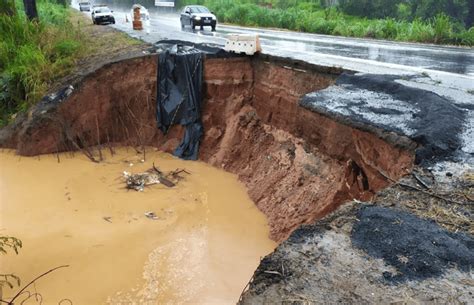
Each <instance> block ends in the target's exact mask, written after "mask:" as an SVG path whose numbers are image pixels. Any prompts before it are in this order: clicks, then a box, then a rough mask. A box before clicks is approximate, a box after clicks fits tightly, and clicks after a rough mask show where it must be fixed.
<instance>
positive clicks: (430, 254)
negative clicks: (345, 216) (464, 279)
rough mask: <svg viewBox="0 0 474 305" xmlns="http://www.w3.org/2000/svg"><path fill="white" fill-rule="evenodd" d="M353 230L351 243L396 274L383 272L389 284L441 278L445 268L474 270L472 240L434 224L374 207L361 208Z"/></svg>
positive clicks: (470, 237) (394, 211) (392, 210)
mask: <svg viewBox="0 0 474 305" xmlns="http://www.w3.org/2000/svg"><path fill="white" fill-rule="evenodd" d="M357 218H358V220H359V221H356V222H355V223H354V226H353V229H352V236H351V239H352V244H353V245H354V246H355V247H357V248H359V249H362V250H364V251H365V252H367V254H369V255H370V256H372V257H376V258H382V259H384V261H385V262H386V263H387V264H389V265H391V266H393V267H395V268H396V269H397V271H398V272H397V273H395V274H392V273H389V272H385V273H384V274H383V276H384V278H385V279H386V280H387V281H389V282H392V283H396V282H400V281H405V280H422V279H426V278H430V277H435V276H440V275H442V274H443V273H444V271H445V270H446V269H447V268H450V267H451V268H459V269H460V270H463V271H469V270H470V269H472V268H473V267H474V239H473V238H472V236H470V235H467V234H464V233H452V232H449V231H447V230H445V229H443V228H441V227H440V226H439V225H437V224H436V223H435V222H434V221H428V220H424V219H420V218H418V217H416V216H415V215H413V214H409V213H407V212H403V211H398V210H394V209H389V208H383V207H377V206H365V207H362V208H361V209H360V210H359V211H358V213H357Z"/></svg>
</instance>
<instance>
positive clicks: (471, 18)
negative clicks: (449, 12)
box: [466, 0, 474, 28]
mask: <svg viewBox="0 0 474 305" xmlns="http://www.w3.org/2000/svg"><path fill="white" fill-rule="evenodd" d="M472 26H474V1H472V0H471V1H469V11H468V13H467V17H466V27H467V28H470V27H472Z"/></svg>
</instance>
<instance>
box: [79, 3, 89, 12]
mask: <svg viewBox="0 0 474 305" xmlns="http://www.w3.org/2000/svg"><path fill="white" fill-rule="evenodd" d="M91 7H92V5H91V3H90V2H79V10H80V11H81V12H83V11H86V12H90V11H91Z"/></svg>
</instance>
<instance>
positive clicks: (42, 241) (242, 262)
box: [0, 148, 276, 304]
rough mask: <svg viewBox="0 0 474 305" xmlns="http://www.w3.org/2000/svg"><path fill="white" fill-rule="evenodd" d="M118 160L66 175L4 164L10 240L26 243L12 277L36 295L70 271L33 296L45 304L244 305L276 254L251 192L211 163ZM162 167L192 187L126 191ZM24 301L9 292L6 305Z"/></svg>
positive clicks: (68, 169)
mask: <svg viewBox="0 0 474 305" xmlns="http://www.w3.org/2000/svg"><path fill="white" fill-rule="evenodd" d="M117 152H118V154H116V155H115V156H113V157H112V156H107V157H106V161H105V162H103V163H101V164H95V163H92V162H90V161H89V160H88V159H87V158H85V157H84V156H82V155H80V154H77V153H76V155H75V156H72V155H71V154H62V155H61V156H60V163H58V161H57V156H55V155H54V156H53V155H48V156H41V157H34V158H26V157H19V156H15V155H14V154H13V153H12V152H10V151H3V152H0V235H3V236H5V235H7V236H15V237H17V238H19V239H21V240H22V241H23V248H22V249H20V253H19V255H15V254H14V253H11V252H10V253H9V254H8V255H2V256H1V257H0V273H15V274H16V275H18V276H20V277H21V279H22V282H23V283H27V282H29V281H30V280H31V279H32V278H34V277H35V276H37V275H39V274H41V273H43V272H45V271H47V270H49V269H51V268H54V267H56V266H60V265H64V264H68V265H70V267H68V268H64V269H59V270H57V271H55V272H53V273H51V274H49V275H47V276H46V277H44V278H41V279H40V280H39V281H38V282H37V283H36V286H35V287H34V289H33V288H32V289H30V291H36V292H38V293H40V294H41V295H42V297H43V304H58V302H59V301H60V300H62V299H70V300H72V302H73V304H105V303H110V304H132V303H137V304H162V303H169V304H179V303H194V304H206V303H207V304H209V303H214V304H231V303H235V302H236V301H237V300H238V297H239V295H240V293H241V291H242V289H243V288H244V286H245V285H246V283H247V281H248V280H249V279H250V277H251V276H252V274H253V272H254V270H255V269H256V267H257V266H258V263H259V261H260V257H262V256H264V255H266V254H268V253H269V252H271V251H272V250H273V248H274V247H275V246H276V245H275V243H274V242H272V241H271V240H269V239H268V237H267V236H268V227H267V224H266V220H265V217H264V215H263V214H262V213H260V211H258V209H257V208H256V207H255V205H254V204H253V203H252V201H251V200H250V199H249V198H248V196H247V193H246V190H245V188H244V186H243V185H242V184H241V183H239V182H238V181H237V179H236V177H235V176H234V175H231V174H229V173H226V172H224V171H222V170H218V169H216V168H213V167H211V166H209V165H207V164H205V163H202V162H189V161H188V162H186V161H182V160H179V159H176V158H174V157H172V156H170V155H167V154H164V153H160V152H147V161H146V162H145V163H143V164H142V163H140V162H139V161H138V160H139V159H141V157H142V156H138V155H136V153H135V150H133V149H128V150H127V149H125V148H123V149H120V150H118V151H117ZM124 160H128V161H130V160H131V162H132V163H134V164H135V165H134V166H132V167H130V166H129V163H130V162H124ZM152 162H154V163H155V165H157V166H158V167H159V168H160V169H161V170H164V171H166V172H167V171H171V170H175V169H176V168H186V170H188V171H189V172H190V173H191V175H189V176H187V177H186V179H185V180H184V181H181V182H180V183H179V184H178V185H177V187H175V188H166V187H164V186H162V185H156V186H152V187H150V188H147V189H145V191H144V192H136V191H127V190H126V189H124V184H123V182H122V180H121V173H122V172H123V171H124V170H126V171H129V172H133V173H136V172H141V171H145V170H146V169H148V168H150V167H151V166H152ZM149 211H152V212H154V213H155V214H156V215H157V216H158V219H156V220H152V219H149V218H147V217H146V216H145V215H144V213H146V212H149ZM107 220H108V221H107ZM17 290H18V289H16V290H15V291H17ZM12 295H13V291H11V290H8V289H7V290H4V295H3V298H4V299H8V297H11V296H12ZM18 303H19V302H18ZM25 304H36V303H35V302H33V300H30V301H28V302H27V303H25ZM63 304H66V303H63Z"/></svg>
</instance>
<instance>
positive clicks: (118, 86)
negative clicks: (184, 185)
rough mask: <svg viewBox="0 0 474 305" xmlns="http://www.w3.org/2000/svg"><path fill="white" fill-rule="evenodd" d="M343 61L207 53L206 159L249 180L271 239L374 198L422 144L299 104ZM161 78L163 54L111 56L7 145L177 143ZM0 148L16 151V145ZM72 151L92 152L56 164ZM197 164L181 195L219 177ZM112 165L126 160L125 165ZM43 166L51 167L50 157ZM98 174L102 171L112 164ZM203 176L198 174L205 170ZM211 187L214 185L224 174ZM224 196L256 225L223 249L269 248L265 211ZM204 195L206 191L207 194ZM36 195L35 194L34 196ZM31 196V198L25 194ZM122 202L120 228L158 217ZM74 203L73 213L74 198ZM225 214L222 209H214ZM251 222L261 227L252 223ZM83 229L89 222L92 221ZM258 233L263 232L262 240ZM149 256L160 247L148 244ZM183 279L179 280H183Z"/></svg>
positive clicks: (149, 237)
mask: <svg viewBox="0 0 474 305" xmlns="http://www.w3.org/2000/svg"><path fill="white" fill-rule="evenodd" d="M341 73H342V71H340V70H339V69H334V68H325V67H319V66H314V65H310V64H307V63H303V62H297V61H288V60H285V59H280V58H273V57H268V56H255V57H228V56H224V57H219V56H209V57H206V59H205V61H204V89H203V90H204V100H203V108H202V119H203V125H204V136H203V138H202V141H201V146H200V151H199V159H200V160H201V161H204V162H206V163H208V164H210V165H213V166H215V167H218V168H221V169H224V170H226V171H228V172H230V173H233V174H236V175H237V176H238V179H239V180H240V181H242V182H243V184H244V185H245V186H246V188H247V192H248V195H249V197H250V199H251V200H252V201H253V203H254V204H255V205H256V207H258V209H259V210H260V211H261V212H263V214H264V215H265V216H266V218H267V221H268V225H269V237H270V238H271V239H272V240H273V241H276V242H281V241H283V240H285V239H286V238H287V237H288V236H289V235H290V234H291V233H292V232H293V231H294V230H295V229H296V228H298V227H299V226H300V225H301V224H305V223H312V222H314V221H315V220H317V219H320V218H321V217H323V216H325V215H326V214H328V213H329V212H331V211H334V210H335V209H337V207H338V206H339V205H341V204H342V203H344V202H347V201H350V200H353V199H359V200H368V199H370V198H371V197H372V196H373V195H374V194H375V193H376V192H377V191H379V190H381V189H383V188H384V187H386V186H388V184H389V182H388V180H387V178H386V176H389V177H390V178H391V179H394V180H397V179H399V178H400V177H401V176H403V175H405V174H406V173H408V172H410V170H411V168H412V165H413V161H414V149H415V147H416V145H414V144H413V142H411V141H410V140H408V139H407V138H404V137H402V136H397V135H396V134H394V133H389V132H382V131H380V130H364V129H362V128H355V127H354V126H350V124H344V123H342V122H338V121H337V120H334V119H331V118H330V117H327V116H324V115H323V114H319V113H317V112H314V111H311V110H309V109H307V108H304V107H301V106H300V105H299V101H300V99H301V97H302V96H303V95H305V94H307V93H310V92H314V91H318V90H322V89H325V88H327V87H329V86H331V85H333V84H334V83H335V81H336V78H337V77H338V76H339V75H340V74H341ZM156 79H157V55H156V54H149V55H141V56H136V57H130V58H126V59H122V60H120V61H116V62H112V63H107V64H105V65H103V66H102V67H100V68H98V69H97V70H96V71H94V72H93V73H90V74H88V75H86V76H84V77H82V78H80V79H78V80H76V81H75V83H73V84H72V87H70V88H71V92H70V95H68V96H67V97H65V98H63V99H59V100H55V99H54V98H50V99H49V100H48V99H45V100H44V101H43V102H42V103H40V104H39V105H38V106H36V107H35V108H34V109H33V110H32V111H31V112H30V113H29V114H28V115H27V116H25V117H23V118H19V119H18V120H17V122H16V123H15V124H12V125H10V126H9V127H7V128H6V129H4V130H2V132H1V133H0V146H3V147H8V148H11V149H15V150H16V153H17V154H19V155H24V156H36V155H40V154H48V153H56V152H58V151H61V152H64V151H71V150H78V148H89V150H90V151H92V152H94V153H97V149H96V147H97V146H98V145H99V146H102V147H104V145H107V146H108V145H110V146H134V147H142V146H151V147H155V148H157V149H158V150H160V151H164V152H172V151H173V150H174V149H175V147H176V146H177V145H178V144H179V142H180V139H181V138H182V136H183V132H184V130H183V128H181V127H179V126H175V127H173V128H172V129H171V130H170V131H169V133H168V134H166V135H163V134H162V132H161V131H160V130H158V129H157V128H156V118H155V114H156ZM3 157H8V158H13V157H12V156H10V155H5V156H2V158H3ZM41 158H44V157H41ZM149 158H151V157H149ZM13 159H14V158H13ZM45 159H46V160H49V161H45V162H51V166H53V163H54V162H53V161H52V159H53V156H50V157H46V158H45ZM25 160H28V161H25ZM165 160H166V158H165ZM22 162H24V164H25V166H26V168H24V169H22V171H23V170H24V171H27V170H28V168H29V165H26V164H27V162H28V164H34V163H35V162H37V161H36V160H30V159H24V158H22V161H21V162H18V163H17V166H22V165H21V164H22ZM71 162H85V160H82V159H81V160H80V161H77V160H76V161H72V160H68V159H67V158H66V159H65V160H64V161H61V163H60V164H54V166H55V167H58V168H59V167H61V166H64V167H67V166H68V163H71ZM173 162H177V161H173ZM84 166H86V165H84ZM87 166H89V167H92V166H96V167H97V168H98V170H99V169H100V170H102V167H101V165H94V164H92V163H91V164H90V165H87ZM104 166H105V165H104ZM190 166H193V167H195V168H194V171H193V173H195V175H193V178H192V179H194V180H195V181H196V183H197V184H196V186H193V188H196V190H195V193H191V192H190V193H188V194H186V195H185V196H191V197H192V196H195V197H193V198H191V201H194V200H197V201H199V200H202V198H201V197H200V196H201V195H200V194H201V192H200V191H199V190H198V189H197V188H198V187H200V186H201V184H206V187H207V188H208V191H209V194H211V189H212V188H213V187H214V185H213V183H211V181H212V180H211V181H207V182H206V174H203V173H202V172H200V171H201V170H202V171H210V169H209V168H208V167H205V166H203V165H202V164H200V165H199V166H198V165H188V163H184V164H183V165H180V167H185V168H189V167H190ZM116 169H117V170H119V168H118V167H117V168H116ZM12 170H13V169H12ZM44 170H45V171H47V168H46V166H45V168H44ZM58 170H59V169H58ZM2 175H4V173H3V172H2ZM31 175H33V173H31ZM100 175H102V176H104V175H105V173H101V174H100ZM216 175H217V174H216ZM224 176H225V175H224ZM224 176H223V177H224ZM100 178H101V177H99V176H96V177H94V178H93V179H94V180H95V181H96V182H97V183H98V185H99V186H101V187H102V188H105V189H106V190H109V191H110V193H111V194H110V195H111V196H121V197H123V198H125V197H124V196H126V198H127V199H126V201H128V200H130V202H127V203H126V206H127V207H129V208H130V209H131V210H133V209H134V206H135V204H136V205H137V206H142V205H149V207H147V208H150V209H152V205H153V204H152V203H151V201H149V200H154V199H153V198H151V197H152V196H150V195H151V194H145V196H148V197H144V195H143V194H133V195H131V194H117V193H116V191H114V188H111V187H110V186H109V185H108V183H110V175H108V178H107V179H106V182H104V181H103V180H100ZM2 179H3V178H2ZM40 179H41V178H40ZM51 179H53V178H51ZM75 179H78V178H75ZM91 179H92V177H91ZM199 179H202V180H203V181H198V180H199ZM18 183H21V182H18ZM31 183H33V182H31ZM51 183H52V182H51ZM82 183H85V182H84V181H83V182H82ZM89 183H92V182H89ZM232 183H234V182H232ZM66 184H67V185H62V184H60V185H59V184H58V185H57V186H56V187H57V188H58V189H60V188H61V191H62V192H64V193H66V192H68V190H66V189H64V188H65V187H66V186H67V187H70V188H77V186H74V183H73V181H69V182H67V183H66ZM25 187H27V186H25ZM91 187H92V185H91ZM215 187H216V188H219V186H217V185H216V186H215ZM38 192H40V193H41V192H42V190H38ZM76 192H77V193H78V194H77V195H76V194H75V193H72V192H71V194H72V195H71V196H73V197H72V201H71V202H67V201H65V202H64V206H63V207H62V209H68V208H69V206H71V205H73V204H74V206H75V207H76V208H77V209H78V210H79V212H78V213H80V212H81V211H82V212H83V213H84V211H83V209H84V208H85V206H90V203H87V201H85V202H82V203H81V202H78V201H77V200H78V198H74V196H75V195H76V196H84V194H82V195H80V190H79V189H77V190H76ZM178 192H179V191H178ZM183 192H186V191H185V190H184V191H183ZM221 192H223V191H222V190H221ZM152 194H153V195H155V194H156V196H165V198H166V200H171V198H173V195H172V191H165V194H164V195H160V190H153V191H152ZM173 194H174V193H173ZM191 194H193V195H191ZM62 195H64V194H62ZM38 196H39V195H38ZM56 196H59V194H56ZM102 196H106V194H102ZM221 196H222V197H220V204H222V205H224V204H225V207H226V209H227V207H230V206H232V209H229V210H227V211H226V212H225V214H226V215H225V217H230V218H232V222H230V219H229V223H228V224H227V226H228V229H229V230H231V231H233V232H244V231H239V230H241V229H242V230H243V229H244V228H245V229H246V230H251V231H252V233H249V234H245V233H242V236H238V238H239V239H238V240H234V239H233V238H234V236H232V237H230V236H229V238H230V239H229V240H222V247H228V246H230V245H232V244H233V245H232V247H233V248H229V249H227V251H228V252H226V253H228V254H224V253H223V252H222V255H223V256H225V255H229V256H232V255H233V256H235V259H236V260H239V259H240V258H238V257H239V256H240V255H242V253H241V251H244V249H240V248H241V247H248V250H249V251H250V252H252V253H254V254H256V256H254V258H255V257H258V255H263V254H265V251H267V252H268V251H269V250H270V249H271V247H272V243H270V242H268V241H265V239H264V238H263V237H262V236H261V235H260V234H261V233H262V232H264V223H263V222H262V220H261V219H260V218H259V217H258V216H249V217H252V218H251V219H248V221H247V222H245V223H240V224H238V223H239V222H240V221H241V219H240V216H239V214H237V212H236V211H237V210H240V209H247V210H248V209H251V207H249V206H248V205H245V203H242V201H243V199H242V200H238V199H236V197H234V195H233V192H230V193H229V194H227V193H221ZM208 197H209V200H210V198H211V197H212V195H209V196H208ZM79 198H80V197H79ZM104 198H105V197H104ZM158 198H159V197H158ZM239 198H243V197H239ZM2 200H4V199H3V197H2ZM124 200H125V199H124ZM141 200H145V202H141ZM166 200H165V201H166ZM157 201H159V200H157ZM134 202H135V203H134ZM30 204H31V205H33V206H34V205H35V203H34V200H33V201H31V202H30ZM111 204H112V203H111ZM157 204H161V203H157ZM200 204H201V205H202V202H201V203H199V202H198V203H197V204H196V205H192V207H191V206H190V207H186V208H185V207H184V206H185V205H184V202H183V203H182V207H179V208H183V209H185V210H186V212H185V213H186V214H189V213H198V214H197V215H200V216H193V217H201V216H202V217H208V216H204V215H203V214H202V213H203V211H198V210H199V209H201V208H200V207H199V205H200ZM216 204H217V203H216ZM23 205H25V203H23ZM82 205H84V206H82ZM165 206H166V209H169V208H173V209H174V207H175V205H174V204H172V203H171V202H170V203H166V204H165ZM180 206H181V205H180ZM24 208H25V209H26V206H25V207H24ZM35 208H39V207H35ZM112 208H113V209H117V211H119V210H121V209H122V208H120V207H119V204H118V203H113V206H112ZM222 208H224V206H223V207H222ZM94 209H98V211H100V212H101V213H102V214H104V215H103V216H107V215H106V214H107V213H109V212H113V211H109V210H108V205H105V206H103V207H101V208H99V207H94ZM127 209H128V208H127ZM127 211H128V210H124V211H123V213H124V214H123V215H122V216H121V217H122V218H121V220H120V221H121V222H124V224H123V227H122V229H125V227H126V226H127V225H128V224H126V221H127V220H130V221H132V222H136V223H137V224H138V226H140V227H142V228H143V230H148V229H147V228H148V227H149V226H154V225H156V224H155V223H154V222H146V221H145V220H140V221H135V220H133V218H132V219H129V217H131V216H130V215H129V214H127V213H128V212H127ZM70 212H71V213H75V212H74V210H72V211H70ZM2 214H3V213H2ZM102 214H101V215H102ZM25 215H26V214H25ZM252 215H253V214H252ZM96 216H97V217H99V216H98V215H95V216H94V217H96ZM231 216H232V217H231ZM18 217H20V216H18ZM87 217H93V216H92V215H89V216H87ZM127 217H128V218H127ZM187 217H191V216H189V215H188V216H187ZM20 218H21V217H20ZM226 219H227V218H226ZM255 219H258V221H257V220H255ZM51 221H54V220H51ZM255 221H256V222H255ZM97 222H99V224H97V225H99V226H101V227H104V230H109V229H110V227H112V226H114V225H117V224H114V223H108V222H106V221H103V220H101V218H100V217H99V219H98V220H97ZM218 222H225V221H224V220H218ZM249 222H250V223H252V222H254V223H253V224H252V225H251V227H247V226H249V224H248V223H249ZM199 223H200V222H199V221H197V222H195V223H194V224H195V225H197V226H199ZM160 226H161V225H160ZM169 226H171V227H173V224H172V223H170V224H169ZM187 226H188V227H189V226H192V225H190V224H188V225H187ZM234 226H235V227H234ZM230 227H234V228H230ZM254 227H258V228H259V229H258V230H257V229H256V230H255V231H254V229H253V228H254ZM84 230H91V228H90V227H85V228H84ZM163 230H164V231H166V230H167V229H164V228H163ZM170 230H171V229H170ZM172 230H175V228H174V227H173V228H172ZM195 231H196V232H197V233H194V234H198V235H199V234H204V233H203V232H201V231H200V229H198V228H196V229H195ZM90 233H91V234H93V232H90ZM38 234H39V233H38ZM61 234H62V233H61ZM68 234H69V233H64V234H62V236H61V237H60V238H61V239H63V240H67V241H68V242H69V240H68V239H67V238H65V237H64V235H68ZM100 234H102V233H100ZM114 234H115V233H114ZM136 234H139V232H138V231H137V233H136ZM160 234H161V233H157V234H152V233H151V232H147V234H146V238H145V240H143V239H141V238H138V241H137V240H136V239H133V238H132V239H130V240H128V241H127V242H126V244H127V245H126V248H134V247H136V246H137V245H136V244H135V243H137V242H139V243H140V244H139V246H140V247H141V246H143V245H144V244H146V247H147V249H149V250H152V249H153V247H152V246H151V244H153V243H155V242H156V241H157V240H160V239H162V238H165V237H163V236H161V235H160ZM173 234H174V233H173ZM208 234H210V233H208ZM71 235H72V237H71V238H74V236H75V235H76V234H74V233H72V234H71ZM218 235H219V234H218ZM79 236H81V235H79ZM164 236H168V235H166V234H165V235H164ZM259 236H260V237H259ZM247 237H248V238H250V237H251V238H256V239H255V242H251V241H250V240H249V241H245V243H244V244H242V243H241V242H244V239H245V238H247ZM58 238H59V236H58ZM180 238H181V239H179V240H177V241H175V242H176V243H180V242H182V243H183V244H182V245H178V246H179V247H180V246H183V247H185V246H186V245H185V243H186V242H188V241H189V242H193V238H197V240H198V241H199V238H200V237H199V236H194V237H193V235H192V234H191V235H189V236H182V237H180ZM219 238H220V237H219ZM235 238H237V236H235ZM240 239H242V240H240ZM180 240H181V241H180ZM257 240H261V241H264V242H262V244H260V245H258V247H257V244H258V242H256V241H257ZM56 242H57V241H56V240H55V239H54V238H51V239H49V240H48V244H51V243H53V244H54V243H56ZM148 243H151V244H148ZM234 243H235V244H234ZM97 244H101V242H97ZM90 246H93V245H90ZM121 246H122V247H124V245H121ZM38 247H41V248H43V247H44V248H45V251H46V250H47V249H49V248H48V245H43V244H41V245H38ZM98 247H99V246H98ZM193 247H195V248H193ZM237 248H239V249H240V250H239V251H235V252H233V250H231V249H237ZM97 249H99V248H97ZM48 251H49V250H48ZM80 251H84V250H80ZM112 251H114V250H112ZM142 251H144V250H142ZM183 251H187V253H189V255H191V256H190V258H189V259H190V260H193V259H198V258H196V257H193V255H192V253H195V252H196V251H197V252H198V253H199V251H200V246H199V245H197V244H192V245H190V246H189V247H185V248H184V250H183ZM25 252H27V251H25ZM145 252H146V251H145ZM244 252H245V251H244ZM132 253H133V252H132ZM219 253H221V252H219ZM38 255H39V254H38ZM113 255H118V254H113ZM143 255H144V253H142V256H143ZM180 255H182V253H180ZM203 255H205V254H203ZM244 255H247V254H244ZM150 258H151V259H153V257H151V256H150ZM217 258H218V257H215V259H217ZM230 259H232V257H230ZM123 260H124V261H123V262H122V263H121V264H123V265H127V263H126V257H123ZM51 263H53V262H51ZM181 267H183V266H181ZM252 267H255V265H253V266H252ZM227 268H228V272H229V274H228V275H227V276H229V277H234V274H232V273H233V272H234V271H235V270H236V267H231V265H229V266H227ZM237 269H238V268H237ZM239 271H240V270H239ZM134 272H135V273H134V275H135V276H138V274H139V272H138V270H135V271H134ZM90 276H91V277H98V276H101V274H100V272H97V274H96V273H95V271H94V270H91V273H90ZM187 276H188V274H186V273H185V272H184V273H183V274H182V277H183V281H185V283H187V282H186V281H187ZM249 278H250V276H249ZM245 283H246V281H244V282H242V283H241V284H243V285H241V286H242V287H241V288H243V286H245ZM190 285H191V286H192V284H190ZM184 286H188V285H187V284H186V285H184ZM184 286H183V289H187V288H185V287H184ZM235 301H237V299H236V300H235Z"/></svg>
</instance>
